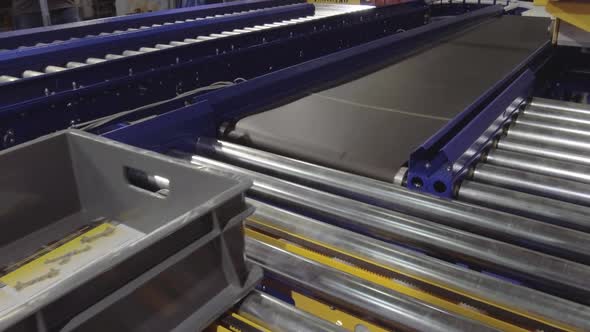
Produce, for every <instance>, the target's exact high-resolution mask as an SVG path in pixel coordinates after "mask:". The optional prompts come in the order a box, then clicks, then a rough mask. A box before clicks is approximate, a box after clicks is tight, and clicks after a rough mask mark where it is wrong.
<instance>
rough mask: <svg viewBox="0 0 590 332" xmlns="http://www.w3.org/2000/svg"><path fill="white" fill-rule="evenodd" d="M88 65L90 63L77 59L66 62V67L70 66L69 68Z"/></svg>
mask: <svg viewBox="0 0 590 332" xmlns="http://www.w3.org/2000/svg"><path fill="white" fill-rule="evenodd" d="M87 65H88V64H87V63H82V62H76V61H70V62H68V63H66V67H68V68H78V67H84V66H87Z"/></svg>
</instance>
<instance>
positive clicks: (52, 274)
mask: <svg viewBox="0 0 590 332" xmlns="http://www.w3.org/2000/svg"><path fill="white" fill-rule="evenodd" d="M142 235H144V234H143V233H141V232H139V231H137V230H135V229H132V228H130V227H128V226H126V225H123V224H112V223H109V222H105V223H102V224H100V225H98V226H96V227H94V228H92V229H90V230H89V231H87V232H85V233H83V234H81V235H79V236H77V237H75V238H74V239H72V240H70V241H68V242H66V243H64V244H62V245H60V246H58V247H57V248H55V249H53V250H51V251H49V252H47V253H45V254H43V255H41V256H39V257H37V258H35V259H34V260H32V261H30V262H28V263H26V264H24V265H23V266H21V267H19V268H17V269H16V270H14V271H12V272H9V273H7V274H6V275H4V276H2V277H0V282H1V283H3V284H4V285H6V286H5V287H4V288H9V289H8V291H10V292H16V294H17V295H18V297H19V298H20V299H21V300H22V301H23V302H24V301H26V300H28V299H30V298H31V297H33V296H35V295H36V294H37V293H39V292H41V291H44V290H45V289H47V288H49V287H52V286H54V285H56V284H57V283H58V282H60V281H63V280H64V279H66V278H68V277H70V276H71V275H73V274H74V273H75V272H76V271H78V270H80V269H82V268H84V267H85V266H87V265H88V264H90V263H92V262H93V261H96V260H97V259H99V258H100V257H101V256H103V255H105V254H107V253H109V252H112V251H113V250H116V249H117V248H118V247H120V246H121V245H123V244H125V243H127V242H129V241H131V240H134V239H137V238H139V237H141V236H142Z"/></svg>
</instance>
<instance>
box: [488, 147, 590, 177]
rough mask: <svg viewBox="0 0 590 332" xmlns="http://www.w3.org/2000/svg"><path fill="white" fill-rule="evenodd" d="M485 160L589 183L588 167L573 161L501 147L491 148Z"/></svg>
mask: <svg viewBox="0 0 590 332" xmlns="http://www.w3.org/2000/svg"><path fill="white" fill-rule="evenodd" d="M485 162H486V163H489V164H492V165H498V166H504V167H509V168H513V169H519V170H522V171H527V172H533V173H537V174H544V175H548V176H554V177H558V178H562V179H567V180H573V181H578V182H583V183H588V184H590V167H587V166H584V165H579V164H575V163H569V162H563V161H559V160H555V159H549V158H543V157H537V156H533V155H530V154H525V153H518V152H511V151H505V150H501V149H493V150H491V151H490V152H488V154H487V155H486V157H485Z"/></svg>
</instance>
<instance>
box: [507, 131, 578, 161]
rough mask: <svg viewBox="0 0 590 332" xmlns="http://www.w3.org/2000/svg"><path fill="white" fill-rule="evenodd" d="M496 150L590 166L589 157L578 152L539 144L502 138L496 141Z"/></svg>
mask: <svg viewBox="0 0 590 332" xmlns="http://www.w3.org/2000/svg"><path fill="white" fill-rule="evenodd" d="M498 149H501V150H507V151H513V152H520V153H524V154H530V155H534V156H539V157H544V158H550V159H555V160H561V161H566V162H571V163H577V164H581V165H586V166H590V156H587V155H586V154H580V152H579V151H575V150H572V149H567V148H557V147H554V146H550V145H548V144H545V143H541V142H530V141H524V140H521V139H513V138H511V137H503V138H502V139H501V140H499V141H498Z"/></svg>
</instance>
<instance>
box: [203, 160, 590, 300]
mask: <svg viewBox="0 0 590 332" xmlns="http://www.w3.org/2000/svg"><path fill="white" fill-rule="evenodd" d="M192 162H193V163H195V164H197V165H200V166H203V167H208V168H211V169H213V170H218V171H222V172H229V173H234V174H240V175H244V176H248V177H249V178H251V179H252V180H253V181H254V186H253V187H252V188H251V190H250V191H249V193H250V195H253V196H254V197H255V198H261V199H263V200H267V201H271V202H273V203H277V204H279V205H282V206H285V205H286V206H289V207H292V208H296V209H298V211H306V213H309V214H313V215H314V216H321V217H322V219H325V220H327V221H332V222H334V223H338V224H339V225H343V226H345V227H348V228H350V229H359V230H362V231H363V233H364V234H370V235H371V236H373V237H375V238H377V239H382V240H385V241H392V242H395V243H403V244H404V245H407V246H412V247H415V248H419V249H420V250H422V251H426V252H429V253H432V254H433V255H437V256H441V255H442V256H448V257H453V259H458V260H460V261H464V262H468V263H469V264H473V265H475V266H483V267H484V268H486V269H488V270H489V271H496V273H500V274H509V275H514V276H518V278H519V279H521V280H523V281H526V282H528V283H529V284H531V285H534V286H535V287H538V288H544V289H546V290H550V291H551V292H554V293H553V294H555V295H558V296H560V297H564V298H567V299H570V300H574V301H576V302H580V303H585V304H587V303H590V284H589V283H588V282H586V281H587V280H590V267H589V266H584V265H581V264H577V263H574V262H571V261H566V260H563V259H560V258H557V257H553V256H549V255H544V254H541V253H538V252H535V251H531V250H528V249H524V248H521V247H517V246H513V245H509V244H507V243H503V242H499V241H495V240H492V239H488V238H486V237H482V236H477V235H474V234H471V233H467V232H463V231H459V230H456V229H453V228H449V227H445V226H441V225H437V224H435V223H432V222H430V221H427V220H423V219H418V218H415V217H411V216H407V215H403V214H400V213H396V212H393V211H389V210H385V209H382V208H379V207H375V206H372V205H368V204H364V203H361V202H358V201H354V200H350V199H347V198H343V197H339V196H335V195H331V194H328V193H325V192H322V191H318V190H314V189H310V188H307V187H303V186H300V185H296V184H292V183H289V182H286V181H282V180H278V179H276V178H273V177H270V176H267V175H263V174H260V173H256V172H252V171H247V170H245V169H242V168H239V167H235V166H231V165H227V164H224V163H221V162H216V161H214V160H210V159H207V158H203V157H197V156H194V157H193V158H192ZM584 245H588V243H586V244H584ZM563 271H567V273H564V272H563Z"/></svg>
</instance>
